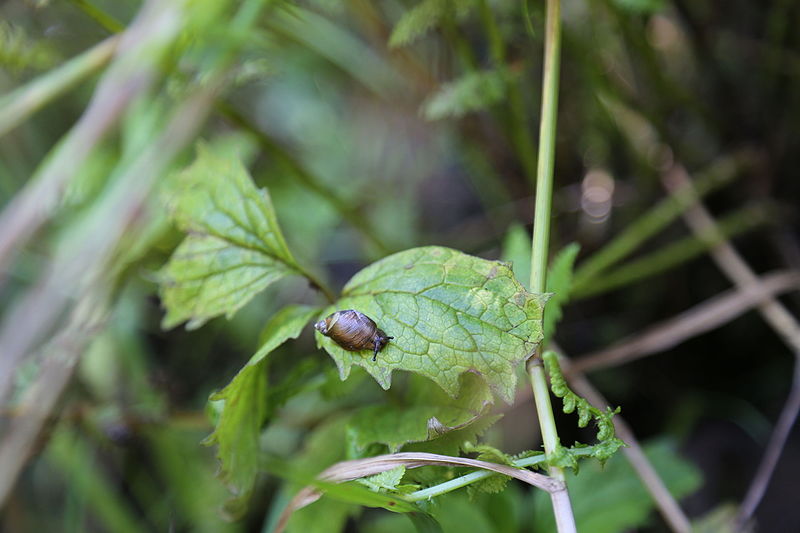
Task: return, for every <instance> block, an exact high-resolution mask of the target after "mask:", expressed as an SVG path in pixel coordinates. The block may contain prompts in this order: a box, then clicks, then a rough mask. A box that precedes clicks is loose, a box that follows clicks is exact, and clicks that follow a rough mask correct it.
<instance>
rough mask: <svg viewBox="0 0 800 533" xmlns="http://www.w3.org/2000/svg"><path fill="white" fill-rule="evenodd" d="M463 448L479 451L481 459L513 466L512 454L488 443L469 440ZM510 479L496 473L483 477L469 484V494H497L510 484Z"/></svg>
mask: <svg viewBox="0 0 800 533" xmlns="http://www.w3.org/2000/svg"><path fill="white" fill-rule="evenodd" d="M463 449H464V451H465V452H467V453H477V454H478V457H477V459H479V460H481V461H488V462H490V463H499V464H503V465H510V466H513V464H514V462H513V460H512V459H511V457H510V456H508V455H506V454H505V453H503V452H501V451H500V450H498V449H497V448H494V447H493V446H488V445H486V444H481V445H475V444H472V443H469V442H467V443H465V445H464V446H463ZM509 479H511V478H510V477H509V476H504V475H496V476H491V477H488V478H486V479H482V480H480V481H477V482H475V483H472V484H471V485H468V486H467V494H468V495H469V497H470V498H475V497H476V496H477V495H478V494H480V493H486V494H497V493H498V492H502V491H503V490H504V489H505V488H506V484H508V480H509Z"/></svg>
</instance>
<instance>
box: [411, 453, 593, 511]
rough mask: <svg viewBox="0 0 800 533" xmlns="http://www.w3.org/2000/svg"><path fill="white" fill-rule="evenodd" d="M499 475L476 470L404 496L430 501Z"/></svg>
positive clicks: (531, 460) (529, 462)
mask: <svg viewBox="0 0 800 533" xmlns="http://www.w3.org/2000/svg"><path fill="white" fill-rule="evenodd" d="M571 453H572V454H573V455H575V456H582V457H589V456H591V455H592V453H593V447H592V446H587V447H586V448H578V449H575V450H572V452H571ZM546 460H547V458H546V456H544V455H534V456H531V457H523V458H522V459H517V460H516V461H513V462H512V464H513V465H514V466H516V467H518V468H525V467H528V466H535V465H538V464H541V463H544V462H545V461H546ZM499 475H501V474H498V473H497V472H492V471H491V470H476V471H474V472H470V473H469V474H464V475H463V476H459V477H457V478H454V479H451V480H450V481H445V482H444V483H439V484H438V485H433V486H432V487H427V488H424V489H420V490H418V491H415V492H412V493H409V494H407V495H406V496H404V497H403V499H405V500H406V501H409V502H419V501H422V500H430V499H431V498H435V497H436V496H441V495H443V494H447V493H448V492H453V491H454V490H456V489H460V488H462V487H466V486H467V485H471V484H473V483H475V482H476V481H480V480H481V479H486V478H488V477H492V476H499Z"/></svg>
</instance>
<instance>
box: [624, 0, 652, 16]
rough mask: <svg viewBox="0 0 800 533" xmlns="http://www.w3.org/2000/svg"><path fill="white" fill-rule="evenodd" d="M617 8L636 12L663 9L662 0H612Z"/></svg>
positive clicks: (644, 12)
mask: <svg viewBox="0 0 800 533" xmlns="http://www.w3.org/2000/svg"><path fill="white" fill-rule="evenodd" d="M613 3H614V5H616V6H617V7H618V8H620V9H622V10H624V11H629V12H631V13H637V14H648V13H655V12H656V11H661V10H663V9H664V6H665V2H664V0H613Z"/></svg>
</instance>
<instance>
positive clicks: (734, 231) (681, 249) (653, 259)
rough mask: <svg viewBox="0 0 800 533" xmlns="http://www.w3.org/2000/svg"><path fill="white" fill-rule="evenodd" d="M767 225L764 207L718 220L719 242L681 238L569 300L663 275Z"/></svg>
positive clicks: (581, 289) (589, 285)
mask: <svg viewBox="0 0 800 533" xmlns="http://www.w3.org/2000/svg"><path fill="white" fill-rule="evenodd" d="M767 221H768V213H767V210H766V208H765V206H755V207H752V206H750V207H744V208H742V209H739V210H737V211H735V212H734V213H732V214H730V215H728V216H726V217H725V218H722V219H720V220H719V228H720V232H721V235H720V237H721V238H722V239H702V238H700V237H697V236H695V235H690V236H688V237H684V238H683V239H680V240H678V241H676V242H674V243H672V244H669V245H666V246H664V247H663V248H660V249H659V250H657V251H655V252H652V253H650V254H647V255H645V256H643V257H641V258H640V259H636V260H633V261H630V262H628V263H625V264H623V265H621V266H618V267H616V268H614V269H613V270H612V271H610V272H609V273H608V274H600V275H599V276H598V277H596V278H592V282H591V283H584V284H583V285H581V286H579V287H578V288H577V289H574V290H573V291H571V292H570V298H571V299H573V300H575V299H580V298H587V297H589V296H597V295H598V294H602V293H605V292H608V291H610V290H614V289H618V288H620V287H624V286H625V285H629V284H631V283H635V282H637V281H641V280H643V279H646V278H649V277H651V276H655V275H657V274H660V273H662V272H666V271H667V270H669V269H671V268H674V267H676V266H679V265H681V264H683V263H686V262H687V261H690V260H692V259H694V258H695V257H697V256H699V255H701V254H703V253H705V252H707V251H708V250H709V249H711V248H712V247H713V246H715V245H717V244H719V243H720V242H723V241H724V240H725V239H730V238H733V237H735V236H737V235H740V234H742V233H745V232H747V231H750V230H752V229H754V228H757V227H759V226H761V225H762V224H764V223H765V222H767Z"/></svg>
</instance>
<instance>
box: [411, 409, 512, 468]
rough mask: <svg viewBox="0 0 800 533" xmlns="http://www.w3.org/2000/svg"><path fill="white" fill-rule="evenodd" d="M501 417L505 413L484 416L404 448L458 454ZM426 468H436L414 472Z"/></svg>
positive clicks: (442, 453) (412, 450)
mask: <svg viewBox="0 0 800 533" xmlns="http://www.w3.org/2000/svg"><path fill="white" fill-rule="evenodd" d="M501 418H503V415H486V416H482V417H480V418H478V419H477V420H476V421H475V422H473V423H471V424H469V425H467V426H464V427H463V428H459V429H454V430H453V431H448V432H447V433H445V434H444V435H442V436H441V437H438V438H435V439H433V440H429V441H426V442H419V443H412V444H409V445H407V446H405V447H404V448H403V451H408V452H430V453H438V454H441V455H458V453H459V451H460V450H461V449H462V448H463V447H464V444H465V443H472V442H475V441H477V440H478V437H480V436H481V435H483V434H484V433H486V431H487V430H488V429H489V428H490V427H492V426H493V425H494V424H495V423H496V422H497V421H498V420H500V419H501ZM425 470H431V471H432V470H434V469H433V468H431V469H420V470H418V471H416V470H415V471H414V473H415V474H416V473H423V472H424V471H425Z"/></svg>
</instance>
